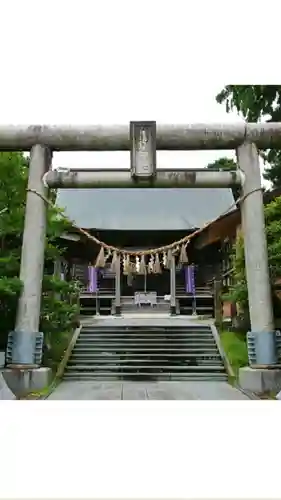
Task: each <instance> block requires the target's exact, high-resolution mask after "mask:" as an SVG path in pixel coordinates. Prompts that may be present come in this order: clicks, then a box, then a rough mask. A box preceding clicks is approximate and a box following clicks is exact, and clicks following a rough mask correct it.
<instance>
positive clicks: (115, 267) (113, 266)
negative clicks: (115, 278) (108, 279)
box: [110, 251, 119, 273]
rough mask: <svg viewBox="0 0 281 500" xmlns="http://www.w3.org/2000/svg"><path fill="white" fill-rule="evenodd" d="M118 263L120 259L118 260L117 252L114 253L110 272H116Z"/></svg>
mask: <svg viewBox="0 0 281 500" xmlns="http://www.w3.org/2000/svg"><path fill="white" fill-rule="evenodd" d="M118 261H119V258H118V255H117V252H116V251H114V252H113V256H112V261H111V266H110V271H112V272H113V273H115V272H116V269H117V265H118Z"/></svg>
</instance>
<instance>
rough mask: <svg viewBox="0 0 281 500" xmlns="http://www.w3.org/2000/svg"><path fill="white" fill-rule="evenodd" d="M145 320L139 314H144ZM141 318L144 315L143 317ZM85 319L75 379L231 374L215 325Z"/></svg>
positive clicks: (72, 372) (69, 370)
mask: <svg viewBox="0 0 281 500" xmlns="http://www.w3.org/2000/svg"><path fill="white" fill-rule="evenodd" d="M138 321H139V320H138ZM140 323H141V321H140ZM176 323H177V319H175V320H174V324H170V325H167V326H164V325H162V326H161V325H158V326H152V324H153V321H150V326H145V325H144V324H143V325H141V324H138V325H136V323H135V324H131V325H127V326H124V325H121V324H114V320H112V325H110V324H108V323H107V324H106V326H103V325H102V324H100V325H99V324H97V326H92V325H85V326H84V327H83V328H82V330H81V333H80V336H79V337H78V340H77V342H76V345H75V347H74V349H73V352H72V355H71V357H70V359H69V362H68V364H67V367H66V371H65V375H64V377H65V379H71V380H227V373H226V370H225V367H224V363H223V361H222V358H221V355H220V351H219V349H218V346H217V343H216V340H215V338H214V336H213V332H212V328H211V326H210V325H205V324H202V325H197V324H194V325H190V324H189V325H182V324H180V323H179V324H176Z"/></svg>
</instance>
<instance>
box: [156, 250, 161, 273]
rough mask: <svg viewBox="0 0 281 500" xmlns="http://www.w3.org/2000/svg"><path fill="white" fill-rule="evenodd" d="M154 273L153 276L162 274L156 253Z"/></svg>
mask: <svg viewBox="0 0 281 500" xmlns="http://www.w3.org/2000/svg"><path fill="white" fill-rule="evenodd" d="M154 273H155V274H161V273H162V269H161V264H160V259H159V254H158V253H157V254H156V256H155V262H154Z"/></svg>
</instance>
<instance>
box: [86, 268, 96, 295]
mask: <svg viewBox="0 0 281 500" xmlns="http://www.w3.org/2000/svg"><path fill="white" fill-rule="evenodd" d="M88 278H89V281H88V292H90V293H94V292H97V290H98V270H97V268H96V267H94V266H88Z"/></svg>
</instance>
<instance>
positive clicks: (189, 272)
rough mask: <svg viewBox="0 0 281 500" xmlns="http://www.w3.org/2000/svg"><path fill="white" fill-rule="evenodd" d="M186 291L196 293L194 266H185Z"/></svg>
mask: <svg viewBox="0 0 281 500" xmlns="http://www.w3.org/2000/svg"><path fill="white" fill-rule="evenodd" d="M184 278H185V291H186V293H192V295H195V268H194V266H193V265H192V266H186V267H185V268H184Z"/></svg>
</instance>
